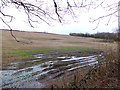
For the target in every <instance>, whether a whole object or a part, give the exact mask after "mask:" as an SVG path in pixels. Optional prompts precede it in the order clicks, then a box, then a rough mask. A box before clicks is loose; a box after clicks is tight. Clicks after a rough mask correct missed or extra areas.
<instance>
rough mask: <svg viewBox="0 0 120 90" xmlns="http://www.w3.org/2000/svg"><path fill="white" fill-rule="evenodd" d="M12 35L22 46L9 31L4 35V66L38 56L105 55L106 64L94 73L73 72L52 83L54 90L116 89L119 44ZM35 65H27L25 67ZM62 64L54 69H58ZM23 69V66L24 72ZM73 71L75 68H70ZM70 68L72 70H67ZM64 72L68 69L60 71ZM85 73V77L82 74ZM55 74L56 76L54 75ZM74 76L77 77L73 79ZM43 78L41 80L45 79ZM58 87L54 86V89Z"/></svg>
mask: <svg viewBox="0 0 120 90" xmlns="http://www.w3.org/2000/svg"><path fill="white" fill-rule="evenodd" d="M13 34H14V35H15V36H16V38H17V39H18V40H19V41H20V42H16V41H15V40H14V38H13V37H12V36H11V35H10V32H9V31H2V63H3V64H7V63H10V62H14V61H23V60H31V59H35V57H34V56H33V55H35V54H44V53H45V54H46V53H50V54H52V53H55V52H57V53H59V55H60V56H62V55H66V54H67V55H74V54H76V55H78V56H79V55H81V54H82V56H85V55H88V54H90V53H91V52H92V54H93V53H96V52H99V51H104V52H105V53H106V56H105V58H106V61H105V62H107V63H108V64H107V63H106V64H103V65H100V67H98V68H96V69H93V71H92V72H91V73H89V72H90V69H91V68H90V67H86V68H85V69H84V71H81V70H78V71H75V72H74V71H73V72H71V76H64V77H63V78H61V79H60V78H58V79H57V80H56V81H53V82H54V83H51V82H50V84H52V87H59V88H113V87H115V88H116V87H117V77H118V74H117V72H118V69H117V63H116V62H117V60H118V54H117V53H118V52H117V44H116V42H114V43H109V42H104V40H101V39H94V38H82V37H73V36H68V35H57V34H45V33H33V32H17V31H14V32H13ZM31 64H32V63H26V64H24V65H25V66H26V67H27V66H30V65H31ZM60 65H62V64H59V65H57V64H56V66H55V67H59V66H60ZM66 65H67V64H66ZM22 67H23V66H20V68H22ZM71 67H72V66H71ZM68 68H69V67H68ZM60 69H65V68H60V67H59V68H58V70H60ZM81 72H82V73H81ZM51 73H54V72H51ZM73 73H74V75H73ZM44 77H45V76H44V75H43V76H42V77H40V78H39V79H43V78H44ZM54 84H55V85H54Z"/></svg>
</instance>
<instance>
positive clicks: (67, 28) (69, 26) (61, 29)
mask: <svg viewBox="0 0 120 90" xmlns="http://www.w3.org/2000/svg"><path fill="white" fill-rule="evenodd" d="M110 1H114V0H110ZM116 2H117V1H116ZM110 3H112V2H110ZM4 12H6V13H10V14H11V15H13V16H14V17H15V19H14V20H13V21H12V22H11V23H9V25H10V26H11V27H12V29H15V30H23V31H38V32H49V33H58V34H69V33H74V32H75V33H86V32H88V33H96V32H113V31H114V30H115V29H116V28H117V26H118V21H117V17H115V16H112V19H111V20H110V22H109V25H106V24H107V22H108V20H109V18H104V19H101V21H100V24H99V26H98V28H97V29H95V30H93V29H94V28H95V27H96V25H97V23H98V21H96V22H94V23H90V22H89V21H90V20H91V19H90V18H93V19H96V18H98V17H100V16H103V15H106V14H107V13H109V12H106V10H104V9H103V8H97V9H91V10H90V11H87V10H83V12H81V13H80V14H78V18H76V19H75V20H74V21H76V22H74V21H73V19H71V18H70V17H69V16H66V18H68V19H69V20H70V21H69V23H62V24H61V23H59V22H51V23H52V25H51V26H49V25H47V24H46V23H44V22H41V23H34V26H35V28H32V27H30V25H29V23H28V22H27V16H26V14H25V13H24V12H23V11H22V10H16V9H15V8H13V7H9V8H6V9H5V10H4ZM76 13H77V12H76ZM6 20H8V18H6ZM0 24H1V25H0V29H5V28H7V27H6V25H4V24H3V22H2V21H0Z"/></svg>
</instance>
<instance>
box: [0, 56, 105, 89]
mask: <svg viewBox="0 0 120 90" xmlns="http://www.w3.org/2000/svg"><path fill="white" fill-rule="evenodd" d="M35 56H36V60H30V61H24V62H23V61H22V62H12V63H9V64H7V65H5V64H4V65H3V67H4V70H2V71H0V73H2V84H1V86H2V87H3V88H42V87H44V84H43V82H45V81H46V80H49V79H52V78H55V77H57V76H59V75H61V74H64V73H63V72H70V71H71V70H75V69H78V68H81V67H85V66H90V65H94V64H97V63H98V57H101V58H104V57H103V55H102V54H99V55H91V56H86V57H77V56H56V57H55V56H54V57H53V56H52V55H49V56H48V55H47V56H46V55H43V54H39V55H35Z"/></svg>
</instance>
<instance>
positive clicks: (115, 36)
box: [69, 32, 118, 41]
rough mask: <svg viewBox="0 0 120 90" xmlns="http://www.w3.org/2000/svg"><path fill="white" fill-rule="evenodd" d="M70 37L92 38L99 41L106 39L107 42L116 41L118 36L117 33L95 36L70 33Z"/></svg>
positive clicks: (104, 33) (96, 34)
mask: <svg viewBox="0 0 120 90" xmlns="http://www.w3.org/2000/svg"><path fill="white" fill-rule="evenodd" d="M69 35H70V36H79V37H92V38H100V39H107V40H114V41H117V40H118V34H117V33H108V32H107V33H106V32H102V33H95V34H89V33H85V34H84V33H70V34H69Z"/></svg>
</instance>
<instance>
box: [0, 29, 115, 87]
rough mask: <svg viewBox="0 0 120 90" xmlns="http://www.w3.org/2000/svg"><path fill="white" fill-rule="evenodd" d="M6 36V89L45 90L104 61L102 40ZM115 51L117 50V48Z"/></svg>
mask: <svg viewBox="0 0 120 90" xmlns="http://www.w3.org/2000/svg"><path fill="white" fill-rule="evenodd" d="M13 33H14V35H15V36H16V38H17V39H18V40H19V41H20V42H16V41H15V40H14V38H13V37H12V36H11V35H10V32H9V31H3V32H2V36H3V37H2V54H3V55H2V70H1V71H0V72H1V73H2V77H1V78H2V84H1V85H2V87H3V88H11V87H14V88H41V87H44V86H45V83H46V82H47V81H50V80H54V79H57V78H59V77H62V76H64V75H65V74H66V73H69V72H72V71H75V70H76V69H83V68H84V67H89V66H94V65H95V64H97V63H98V62H99V61H101V60H104V55H103V52H101V51H103V50H104V49H106V47H108V45H109V46H110V45H114V47H115V44H109V43H104V42H101V39H93V38H83V37H73V36H68V35H57V34H47V33H33V32H17V31H14V32H13ZM113 49H114V48H113Z"/></svg>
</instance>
